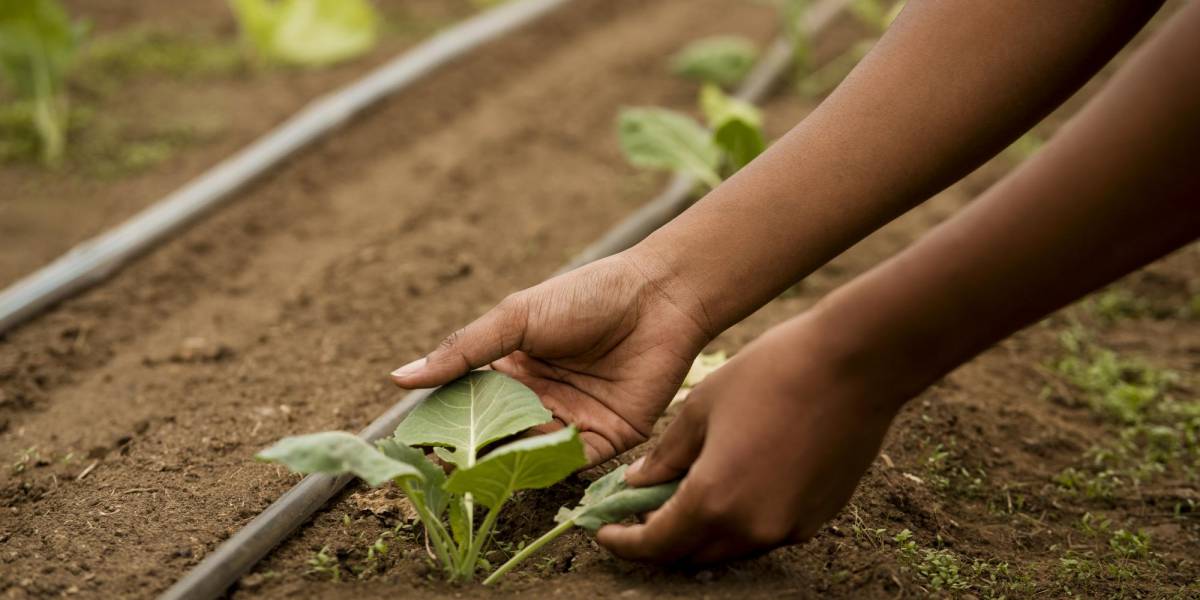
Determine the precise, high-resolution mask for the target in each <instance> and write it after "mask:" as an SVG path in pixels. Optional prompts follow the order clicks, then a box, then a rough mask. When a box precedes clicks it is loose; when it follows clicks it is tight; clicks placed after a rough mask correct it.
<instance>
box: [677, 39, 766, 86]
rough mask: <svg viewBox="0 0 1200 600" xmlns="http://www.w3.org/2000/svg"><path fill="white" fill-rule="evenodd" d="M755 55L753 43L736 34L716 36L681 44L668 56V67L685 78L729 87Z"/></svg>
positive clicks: (743, 75)
mask: <svg viewBox="0 0 1200 600" xmlns="http://www.w3.org/2000/svg"><path fill="white" fill-rule="evenodd" d="M757 56H758V50H757V49H756V48H755V47H754V42H751V41H750V40H748V39H746V38H744V37H740V36H733V35H719V36H713V37H709V38H704V39H701V40H697V41H694V42H692V43H690V44H688V45H687V46H685V47H684V48H683V50H680V51H679V52H678V53H677V54H675V56H674V57H672V58H671V70H672V71H673V72H674V73H675V74H677V75H682V76H684V77H687V78H689V79H695V80H698V81H702V82H708V83H715V84H717V85H720V86H725V87H729V86H732V85H735V84H737V82H739V81H741V80H742V79H743V78H744V77H746V73H749V72H750V69H751V68H753V67H754V60H755V58H757Z"/></svg>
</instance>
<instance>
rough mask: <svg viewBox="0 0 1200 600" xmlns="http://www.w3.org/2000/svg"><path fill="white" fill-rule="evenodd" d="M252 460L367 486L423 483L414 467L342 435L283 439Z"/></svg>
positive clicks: (331, 433)
mask: <svg viewBox="0 0 1200 600" xmlns="http://www.w3.org/2000/svg"><path fill="white" fill-rule="evenodd" d="M255 458H258V459H259V460H264V461H268V462H277V463H281V464H283V465H286V466H287V467H288V468H290V469H292V470H293V471H298V472H300V473H326V474H329V475H341V474H343V473H353V474H355V475H357V476H359V477H361V478H363V479H364V480H366V482H367V483H369V484H371V485H380V484H383V483H386V482H387V481H389V480H392V479H397V478H407V477H411V478H413V479H415V480H417V481H420V480H422V479H424V477H423V476H422V475H421V472H420V471H418V470H417V469H416V467H413V466H412V465H409V464H406V463H403V462H400V461H398V460H393V459H391V458H388V457H386V456H384V455H383V454H382V453H380V452H379V451H378V450H376V449H375V448H372V447H371V445H370V444H368V443H367V442H365V441H363V439H362V438H360V437H358V436H357V435H354V434H352V433H346V432H344V431H326V432H323V433H312V434H309V435H300V436H294V437H286V438H283V439H282V440H279V441H278V442H275V445H273V446H271V447H270V448H267V449H266V450H263V451H262V452H259V453H258V454H257V455H255Z"/></svg>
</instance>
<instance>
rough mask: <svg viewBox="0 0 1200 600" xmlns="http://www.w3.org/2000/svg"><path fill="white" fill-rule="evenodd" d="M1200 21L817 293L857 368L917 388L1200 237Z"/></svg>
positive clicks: (1194, 13)
mask: <svg viewBox="0 0 1200 600" xmlns="http://www.w3.org/2000/svg"><path fill="white" fill-rule="evenodd" d="M1197 29H1200V6H1198V5H1196V4H1192V5H1189V6H1187V7H1185V8H1184V9H1182V10H1181V12H1180V14H1178V15H1176V16H1175V17H1174V18H1173V20H1172V22H1171V23H1169V24H1168V25H1167V26H1166V27H1165V28H1164V30H1163V31H1162V32H1161V33H1160V34H1159V35H1158V36H1157V37H1156V38H1154V39H1153V40H1151V42H1150V43H1148V44H1147V46H1146V47H1145V48H1143V49H1142V50H1141V51H1139V53H1138V54H1137V55H1136V56H1135V57H1134V58H1133V59H1131V61H1130V62H1129V64H1127V65H1126V66H1125V67H1124V68H1123V69H1122V71H1121V72H1120V73H1118V75H1117V76H1116V77H1115V78H1114V79H1113V80H1112V81H1111V82H1110V83H1109V84H1108V85H1107V86H1106V88H1105V89H1104V90H1102V92H1101V93H1100V94H1099V96H1098V97H1097V98H1096V99H1095V100H1094V101H1093V102H1092V103H1090V104H1089V105H1088V106H1087V107H1086V108H1085V109H1084V110H1083V111H1082V112H1081V113H1080V114H1079V115H1078V116H1076V117H1075V118H1074V119H1073V120H1072V121H1071V122H1070V123H1069V124H1068V125H1067V126H1066V127H1065V128H1064V129H1063V130H1062V131H1061V132H1060V133H1059V135H1058V136H1056V138H1055V139H1054V140H1052V141H1051V143H1049V144H1048V145H1047V146H1046V147H1045V148H1043V150H1042V152H1041V153H1040V154H1039V155H1038V156H1037V157H1035V158H1034V159H1032V160H1031V161H1029V162H1028V163H1026V165H1025V166H1023V167H1022V168H1021V169H1019V170H1017V171H1016V172H1014V173H1013V174H1012V175H1010V176H1009V177H1008V178H1006V179H1005V180H1003V181H1002V182H1000V183H999V184H997V185H996V186H994V187H993V188H992V189H991V190H989V191H988V192H987V193H986V194H984V195H983V196H982V197H981V198H979V199H978V200H976V202H975V203H973V204H972V205H971V206H969V207H968V208H966V209H964V210H963V211H962V212H961V213H959V214H958V215H956V216H955V217H954V218H952V219H951V220H949V221H947V222H945V223H943V224H942V225H941V226H939V227H938V228H937V229H935V230H934V231H933V232H931V233H930V234H929V235H927V236H926V237H925V238H924V239H922V240H921V241H919V242H918V243H917V244H915V245H914V246H913V247H911V248H909V249H908V250H906V251H905V252H903V253H901V254H900V255H898V256H896V257H895V258H893V259H892V260H891V261H889V262H887V263H884V264H883V265H881V266H879V267H877V268H876V269H875V270H873V271H871V272H869V273H868V274H866V275H864V276H862V277H860V278H859V279H858V280H856V281H854V282H852V283H851V284H849V285H847V286H845V287H843V288H842V289H840V290H839V291H837V292H835V293H834V294H832V295H830V296H829V297H827V298H826V299H825V300H823V301H822V302H821V303H820V304H819V305H818V307H817V308H816V310H815V311H814V312H816V313H817V314H818V315H819V318H820V319H821V320H822V322H823V323H824V325H823V331H827V332H828V333H829V337H828V340H829V343H830V344H831V346H832V347H833V348H834V350H833V351H834V352H835V353H838V354H840V355H843V356H847V357H850V358H851V361H850V365H851V369H852V370H853V372H854V373H855V376H862V377H865V378H867V379H868V380H871V379H873V381H867V382H865V383H866V385H881V384H883V385H887V386H888V388H891V389H900V390H902V392H901V393H900V394H899V396H901V397H902V398H901V399H907V396H908V395H911V394H915V393H916V392H917V391H919V390H920V389H923V388H924V387H925V386H927V385H928V384H930V383H932V382H933V381H934V380H936V379H937V378H939V377H941V376H942V375H944V374H945V373H946V372H948V371H949V370H951V369H953V368H954V367H956V366H957V365H959V364H961V363H962V362H964V361H966V360H967V359H969V358H970V357H971V356H973V355H974V354H976V353H978V352H980V351H981V350H983V349H984V348H986V347H988V346H990V345H992V344H994V343H995V342H997V341H999V340H1000V339H1002V338H1004V337H1005V336H1007V335H1009V334H1010V333H1012V332H1013V331H1015V330H1017V329H1019V328H1020V327H1023V326H1025V325H1027V324H1029V323H1031V322H1034V321H1035V320H1037V319H1039V318H1041V317H1043V316H1044V315H1046V314H1048V313H1049V312H1050V311H1052V310H1054V309H1056V308H1059V307H1061V306H1063V305H1065V304H1067V303H1069V302H1071V301H1073V300H1075V299H1077V298H1079V297H1080V296H1082V295H1083V294H1085V293H1087V292H1089V291H1091V290H1093V289H1095V288H1097V287H1099V286H1101V285H1104V284H1106V283H1107V282H1110V281H1112V280H1114V279H1116V278H1117V277H1119V276H1121V275H1123V274H1125V273H1127V272H1129V271H1131V270H1133V269H1135V268H1137V267H1139V266H1141V265H1143V264H1146V263H1148V262H1150V261H1151V260H1153V259H1155V258H1157V257H1159V256H1162V255H1164V254H1166V253H1168V252H1170V251H1171V250H1173V249H1176V248H1178V247H1180V246H1182V245H1184V244H1186V243H1188V242H1189V241H1191V240H1193V239H1195V238H1196V237H1197V236H1198V235H1200V111H1198V110H1197V107H1200V72H1198V71H1197V70H1196V68H1195V61H1196V59H1197V57H1200V37H1198V36H1196V30H1197Z"/></svg>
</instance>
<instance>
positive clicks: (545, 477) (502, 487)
mask: <svg viewBox="0 0 1200 600" xmlns="http://www.w3.org/2000/svg"><path fill="white" fill-rule="evenodd" d="M586 464H587V457H586V456H584V453H583V442H582V441H581V440H580V439H579V432H578V431H577V430H576V429H575V428H574V427H567V428H564V429H560V430H558V431H555V432H553V433H547V434H543V435H539V436H536V437H531V438H526V439H523V440H518V441H516V442H512V443H510V444H506V445H504V446H501V447H499V448H497V449H495V450H493V451H491V452H490V453H488V455H487V456H485V457H483V458H482V459H481V460H480V461H479V462H478V463H476V464H475V466H473V467H467V468H460V469H458V470H457V471H455V472H454V473H452V474H451V475H450V479H448V480H447V481H446V490H447V491H450V492H452V493H455V494H466V493H468V492H469V493H470V494H471V495H472V497H473V498H474V499H475V500H477V501H478V502H479V503H480V504H483V505H484V506H488V507H491V508H495V507H497V506H499V505H501V504H503V503H504V501H506V500H508V498H509V497H511V496H512V494H513V492H515V491H517V490H528V489H537V488H544V487H549V486H551V485H554V484H555V483H558V482H559V481H562V479H563V478H564V477H566V476H567V475H570V474H571V473H574V472H575V470H576V469H580V468H582V467H583V466H584V465H586Z"/></svg>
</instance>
